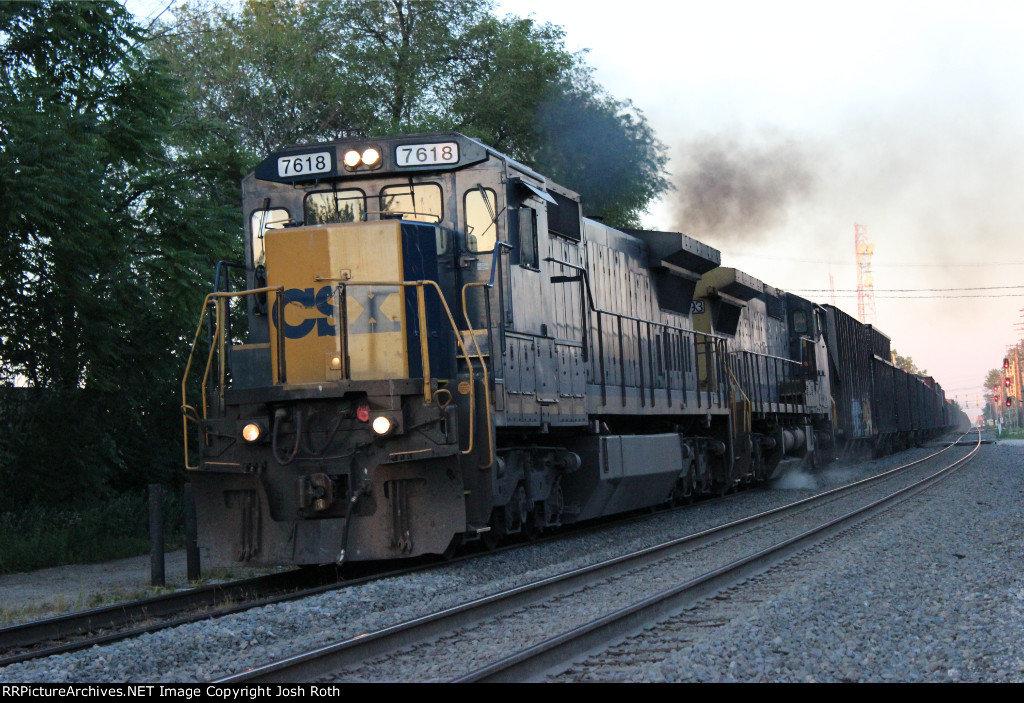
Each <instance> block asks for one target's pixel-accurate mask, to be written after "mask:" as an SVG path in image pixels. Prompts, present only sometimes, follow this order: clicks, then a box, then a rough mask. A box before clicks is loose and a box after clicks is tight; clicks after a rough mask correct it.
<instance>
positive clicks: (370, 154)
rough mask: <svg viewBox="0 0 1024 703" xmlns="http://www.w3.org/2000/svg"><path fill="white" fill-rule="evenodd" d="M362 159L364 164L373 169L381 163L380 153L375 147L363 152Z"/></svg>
mask: <svg viewBox="0 0 1024 703" xmlns="http://www.w3.org/2000/svg"><path fill="white" fill-rule="evenodd" d="M362 159H363V163H364V164H366V165H367V166H369V167H370V168H373V167H374V166H376V165H377V163H378V162H379V161H380V152H379V151H377V150H376V149H374V148H373V147H370V148H369V149H367V150H365V151H364V152H363V156H362Z"/></svg>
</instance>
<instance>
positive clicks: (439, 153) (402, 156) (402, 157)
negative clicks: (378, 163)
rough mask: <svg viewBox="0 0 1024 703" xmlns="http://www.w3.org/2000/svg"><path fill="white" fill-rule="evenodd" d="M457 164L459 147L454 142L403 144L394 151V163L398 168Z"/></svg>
mask: <svg viewBox="0 0 1024 703" xmlns="http://www.w3.org/2000/svg"><path fill="white" fill-rule="evenodd" d="M458 162H459V145H458V144H456V143H455V142H441V143H440V144H403V145H402V146H399V147H397V148H396V149H395V163H397V164H398V165H399V166H432V165H435V164H454V163H458Z"/></svg>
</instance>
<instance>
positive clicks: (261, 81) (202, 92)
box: [152, 0, 669, 226]
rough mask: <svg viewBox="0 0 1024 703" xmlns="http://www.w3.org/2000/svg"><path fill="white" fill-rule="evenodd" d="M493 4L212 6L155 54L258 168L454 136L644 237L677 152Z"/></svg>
mask: <svg viewBox="0 0 1024 703" xmlns="http://www.w3.org/2000/svg"><path fill="white" fill-rule="evenodd" d="M493 10H494V8H493V4H492V3H491V2H490V0H460V1H452V0H446V1H441V0H420V1H419V2H413V1H412V0H350V1H348V2H335V1H334V0H307V1H305V2H299V1H298V0H268V1H264V2H255V1H252V0H250V1H249V2H246V3H244V4H243V5H242V7H241V8H240V9H239V10H235V9H234V8H232V7H230V6H227V5H217V4H213V3H211V2H199V3H193V4H190V5H187V6H185V7H184V8H182V9H181V10H180V12H179V13H178V19H177V22H176V23H175V24H174V25H171V26H167V27H165V28H164V31H163V35H162V37H161V38H160V39H159V40H158V41H156V42H154V43H153V45H152V46H153V47H154V50H155V51H157V52H158V53H159V54H160V55H161V56H164V57H165V58H166V59H167V60H168V62H169V63H170V65H171V66H172V67H173V70H174V72H175V74H176V75H178V76H179V77H180V78H181V80H182V81H183V83H184V85H185V86H186V91H187V93H188V96H189V107H188V109H189V110H191V111H192V112H193V117H194V118H195V120H196V122H197V123H200V122H202V123H205V124H207V125H209V128H210V129H211V130H212V131H214V132H216V133H219V134H221V135H222V136H223V137H224V139H225V140H226V141H227V142H228V143H231V144H233V145H237V148H238V149H239V150H240V152H241V153H242V154H244V159H245V160H246V163H248V164H249V165H253V164H255V163H256V162H258V161H259V160H260V159H261V158H262V157H263V156H265V155H266V154H267V153H268V152H270V151H272V150H274V149H278V148H281V147H282V146H286V145H289V144H294V143H300V142H310V141H318V140H329V139H336V138H339V137H344V136H368V135H393V134H413V133H417V132H426V131H441V130H457V131H460V132H463V133H465V134H467V135H469V136H472V137H476V138H478V139H480V140H481V141H483V142H484V143H486V144H489V145H491V146H493V147H495V148H496V149H499V150H501V151H503V152H505V153H507V154H508V155H509V156H512V157H513V158H515V159H517V160H519V161H521V162H523V163H525V164H527V165H529V166H533V167H534V168H536V169H537V170H538V171H540V172H542V173H544V174H545V175H548V176H550V177H551V178H552V179H554V180H555V181H557V182H559V183H561V184H562V185H565V186H567V187H569V188H573V189H575V190H577V191H578V192H580V194H581V196H582V199H583V202H584V207H585V211H586V212H588V213H591V214H595V215H601V216H603V217H604V218H605V219H606V221H608V222H609V224H617V225H623V226H635V225H636V224H637V223H638V220H639V216H640V214H641V213H642V212H643V211H644V210H645V209H646V208H647V206H648V205H649V204H650V203H651V202H652V201H653V200H654V199H655V198H656V197H657V196H658V195H660V194H661V193H662V192H664V191H665V190H666V189H667V188H668V187H669V185H668V181H667V180H666V178H665V164H666V160H667V159H666V155H665V148H664V146H663V145H662V144H661V143H660V142H658V140H657V139H656V138H655V136H654V133H653V131H652V130H651V129H650V126H649V125H648V124H647V122H646V119H645V118H644V116H643V114H642V113H641V112H640V111H639V110H637V109H636V108H635V106H633V105H632V104H631V103H629V102H628V101H620V100H616V99H615V98H612V97H611V96H609V95H608V94H607V93H606V92H605V91H604V90H603V89H602V88H601V87H600V86H598V85H597V84H596V82H595V81H594V80H593V77H592V75H591V72H590V71H589V69H588V68H587V67H586V65H585V63H584V61H583V57H582V55H573V54H571V53H570V52H568V51H567V50H566V49H565V46H564V33H563V31H562V30H561V29H560V28H558V27H555V26H553V25H550V24H542V23H538V22H535V21H534V20H532V19H523V18H518V17H505V18H499V17H497V16H495V14H494V11H493Z"/></svg>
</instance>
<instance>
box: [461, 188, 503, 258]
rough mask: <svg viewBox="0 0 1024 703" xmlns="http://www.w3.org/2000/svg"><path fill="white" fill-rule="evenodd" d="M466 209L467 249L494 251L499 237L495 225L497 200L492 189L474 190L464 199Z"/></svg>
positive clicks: (468, 192)
mask: <svg viewBox="0 0 1024 703" xmlns="http://www.w3.org/2000/svg"><path fill="white" fill-rule="evenodd" d="M463 201H464V205H465V209H466V218H465V222H466V234H467V235H468V236H467V237H466V242H467V248H468V249H469V250H470V251H492V250H493V249H494V244H495V242H496V241H497V239H498V237H497V234H498V227H497V225H496V224H495V219H496V218H495V215H494V213H495V206H496V204H497V199H496V197H495V195H494V191H493V190H491V189H490V188H473V189H472V190H467V191H466V196H465V198H464V199H463Z"/></svg>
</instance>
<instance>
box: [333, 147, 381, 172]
mask: <svg viewBox="0 0 1024 703" xmlns="http://www.w3.org/2000/svg"><path fill="white" fill-rule="evenodd" d="M378 158H379V155H378ZM342 160H343V161H344V162H345V165H346V166H348V167H349V168H355V167H356V166H358V165H359V162H360V161H361V160H362V157H361V156H360V155H359V152H358V151H356V150H355V149H352V150H351V151H346V152H345V158H344V159H342Z"/></svg>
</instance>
